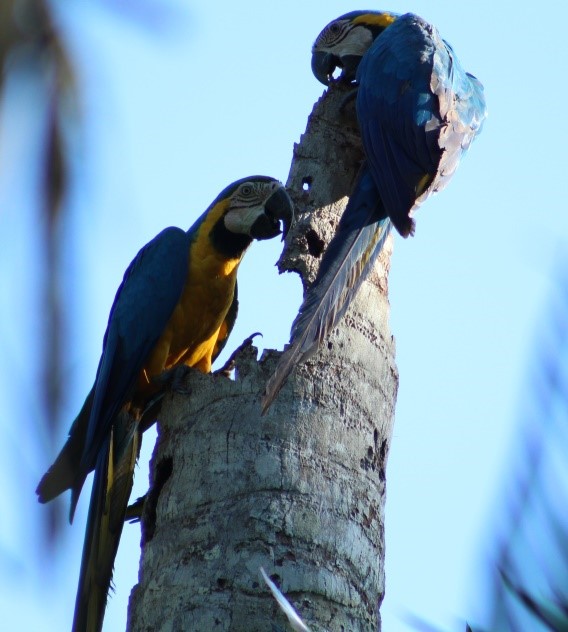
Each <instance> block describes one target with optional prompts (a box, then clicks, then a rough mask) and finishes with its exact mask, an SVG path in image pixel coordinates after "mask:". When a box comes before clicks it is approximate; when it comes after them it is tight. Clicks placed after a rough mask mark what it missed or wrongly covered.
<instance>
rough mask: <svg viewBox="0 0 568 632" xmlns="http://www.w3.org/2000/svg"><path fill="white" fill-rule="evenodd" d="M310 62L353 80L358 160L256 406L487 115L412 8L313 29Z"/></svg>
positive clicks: (408, 227)
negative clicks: (282, 349)
mask: <svg viewBox="0 0 568 632" xmlns="http://www.w3.org/2000/svg"><path fill="white" fill-rule="evenodd" d="M337 69H341V74H340V75H339V76H338V77H337V78H334V73H335V72H336V70H337ZM312 70H313V73H314V75H315V76H316V78H317V79H319V81H321V82H322V83H324V84H325V85H329V86H332V85H333V83H335V82H336V81H337V82H347V83H352V84H353V88H354V93H353V96H355V97H356V111H357V121H358V123H359V129H360V132H361V139H362V142H363V149H364V152H365V161H364V163H363V165H362V167H361V170H360V172H359V175H358V178H357V181H356V183H355V186H354V189H353V192H352V194H351V196H350V199H349V203H348V205H347V208H346V209H345V212H344V214H343V216H342V218H341V220H340V222H339V226H338V229H337V233H336V235H335V236H334V238H333V240H332V241H331V243H330V245H329V247H328V248H327V250H326V252H325V254H324V257H323V259H322V262H321V265H320V269H319V272H318V275H317V278H316V280H315V281H314V283H313V285H312V286H311V287H310V289H309V290H308V292H307V294H306V296H305V298H304V302H303V304H302V306H301V307H300V312H299V314H298V316H297V318H296V320H295V321H294V324H293V325H292V336H291V344H290V347H289V348H288V349H287V350H286V351H285V352H284V354H283V356H282V358H281V360H280V362H279V365H278V367H277V369H276V372H275V374H274V375H273V376H272V378H271V379H270V381H269V383H268V385H267V388H266V393H265V396H264V399H263V410H264V411H266V410H267V409H268V407H269V406H270V404H271V402H272V401H273V400H274V398H275V397H276V395H277V393H278V391H279V390H280V388H281V387H282V384H283V383H284V381H285V380H286V378H287V376H288V375H289V374H290V372H291V371H292V369H293V368H294V366H295V365H296V364H297V363H298V362H301V361H302V360H304V359H306V358H307V357H309V356H310V355H311V354H312V353H313V352H314V351H315V350H316V349H317V348H318V346H319V344H321V342H322V340H323V339H324V338H325V337H326V335H327V334H328V332H329V331H330V330H331V329H333V327H334V326H336V325H337V323H338V322H339V320H340V318H341V317H342V315H343V314H344V313H345V311H346V310H347V308H348V306H349V304H350V303H351V301H352V299H353V297H354V296H355V294H356V292H357V289H358V288H359V286H360V285H361V283H362V281H363V280H364V278H365V277H366V275H367V273H368V272H369V271H370V270H371V269H372V267H373V264H374V262H375V261H376V259H377V257H378V255H379V253H380V251H381V248H382V246H383V244H384V242H385V239H386V237H387V236H388V234H389V232H390V229H391V226H393V225H394V227H395V228H396V229H397V231H398V232H399V233H400V234H401V235H402V236H403V237H407V236H408V235H412V234H414V219H413V218H412V216H413V214H414V212H415V210H416V208H417V207H418V206H419V205H420V204H422V202H424V200H425V199H426V198H427V197H428V196H429V195H430V194H432V193H435V192H437V191H440V190H441V189H443V188H444V187H445V186H446V184H447V183H448V181H449V180H450V178H451V176H452V175H453V174H454V172H455V170H456V168H457V166H458V164H459V161H460V158H461V156H462V154H463V153H464V152H465V151H466V150H467V149H468V147H469V145H470V144H471V142H472V140H473V139H474V138H475V136H476V135H477V134H478V133H479V132H480V131H481V127H482V124H483V120H484V119H485V117H486V115H487V112H486V107H485V98H484V95H483V86H482V85H481V83H480V82H479V81H478V80H477V79H476V78H475V77H474V76H473V75H470V74H469V73H467V72H465V71H464V70H463V69H462V67H461V65H460V63H459V61H458V59H457V57H456V55H455V53H454V51H453V49H452V47H451V46H450V45H449V44H448V43H447V42H445V41H444V40H443V39H442V38H441V37H440V34H439V33H438V31H437V30H436V29H435V28H434V27H433V26H432V25H430V24H428V23H427V22H425V21H424V20H423V19H422V18H419V17H418V16H416V15H413V14H411V13H408V14H406V15H402V16H399V15H397V14H395V13H389V12H385V11H381V12H379V11H353V12H351V13H347V14H346V15H342V16H341V17H339V18H337V19H336V20H334V21H333V22H331V23H330V24H328V25H327V26H326V27H325V28H324V29H323V31H322V32H321V33H320V34H319V35H318V37H317V39H316V41H315V43H314V45H313V49H312Z"/></svg>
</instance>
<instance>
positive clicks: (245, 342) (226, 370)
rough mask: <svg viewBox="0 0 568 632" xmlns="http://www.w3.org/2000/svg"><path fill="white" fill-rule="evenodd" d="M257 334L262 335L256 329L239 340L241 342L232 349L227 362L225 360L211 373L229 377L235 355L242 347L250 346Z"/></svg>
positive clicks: (233, 366) (233, 365) (234, 361)
mask: <svg viewBox="0 0 568 632" xmlns="http://www.w3.org/2000/svg"><path fill="white" fill-rule="evenodd" d="M257 336H262V334H261V333H260V331H256V332H255V333H254V334H251V335H250V336H249V337H248V338H245V340H243V341H242V342H241V344H240V345H239V346H238V347H237V348H236V349H235V350H234V351H233V353H231V355H230V357H229V359H228V360H227V362H225V364H224V365H223V366H222V367H221V368H220V369H217V370H216V371H214V372H213V375H224V376H225V377H231V371H233V369H234V368H235V363H236V359H237V356H238V355H239V353H240V352H241V351H242V350H243V349H246V348H247V347H250V346H251V345H252V341H253V340H254V339H255V338H256V337H257Z"/></svg>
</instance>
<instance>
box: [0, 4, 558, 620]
mask: <svg viewBox="0 0 568 632" xmlns="http://www.w3.org/2000/svg"><path fill="white" fill-rule="evenodd" d="M117 4H118V3H117ZM134 4H135V3H121V6H123V7H126V9H124V10H123V11H122V12H121V13H117V12H116V11H113V10H112V7H113V6H115V3H114V2H112V0H105V1H104V2H102V1H98V2H97V1H96V0H83V1H82V2H74V3H68V4H67V3H61V2H59V3H56V6H58V8H59V16H60V19H61V23H62V25H63V26H64V29H65V33H66V36H67V41H68V44H69V47H70V50H71V51H72V53H73V55H74V56H75V59H76V64H77V76H78V81H79V86H80V103H79V107H80V111H81V113H82V121H83V125H82V129H81V132H80V134H79V136H78V138H77V139H75V141H74V148H75V151H76V155H77V160H76V168H75V172H76V178H75V181H74V185H73V188H72V191H71V193H70V196H69V220H68V222H67V224H66V226H65V227H64V234H65V242H66V250H65V252H64V261H65V264H66V281H65V285H64V287H63V290H62V291H63V297H64V300H65V302H66V306H67V308H68V311H67V313H66V319H67V324H68V326H69V331H70V333H69V339H68V340H69V345H68V349H67V352H66V366H65V371H66V375H67V378H68V380H67V381H66V393H65V397H66V401H65V419H64V420H63V422H62V427H61V439H60V443H59V445H61V444H62V443H63V439H64V436H65V434H66V431H67V428H68V425H69V424H70V423H71V421H72V419H73V417H74V415H75V414H76V412H77V410H78V408H79V406H80V405H81V403H82V401H83V398H84V396H85V395H86V393H87V391H88V388H89V387H90V386H91V383H92V380H93V377H94V373H95V370H96V364H97V361H98V357H99V353H100V345H101V341H102V336H103V333H104V329H105V326H106V321H107V316H108V311H109V308H110V305H111V303H112V299H113V296H114V293H115V291H116V288H117V286H118V284H119V282H120V280H121V278H122V274H123V272H124V270H125V268H126V266H127V265H128V263H129V262H130V260H131V259H132V257H133V256H134V255H135V254H136V252H137V251H138V249H139V248H140V247H141V246H142V245H143V244H144V243H146V242H147V241H148V240H149V239H150V238H151V237H153V236H154V235H155V234H156V233H157V232H158V231H159V230H161V229H162V228H163V227H164V226H166V225H177V226H181V227H188V226H190V225H191V224H192V223H193V221H194V220H195V219H196V218H197V217H198V215H199V214H200V213H201V212H202V211H203V209H204V208H205V207H206V206H207V205H208V204H209V203H210V202H211V200H212V199H213V198H214V197H215V196H216V195H217V193H218V192H219V191H220V190H221V189H222V188H224V187H225V186H226V185H227V184H228V183H229V182H231V181H233V180H235V179H237V178H240V177H243V176H246V175H250V174H253V173H263V174H267V175H272V176H275V177H278V178H280V179H281V180H283V181H285V180H286V177H287V174H288V169H289V165H290V160H291V156H292V144H293V143H294V142H296V141H297V140H298V139H299V136H300V134H301V133H302V132H303V131H304V128H305V124H306V119H307V115H308V114H309V112H310V111H311V108H312V105H313V103H314V101H315V100H316V99H317V98H318V97H319V96H320V95H321V93H322V86H321V85H320V84H319V83H318V82H317V81H316V80H315V79H314V78H313V76H312V74H311V70H310V47H311V44H312V41H313V39H314V38H315V37H316V35H317V34H318V33H319V31H320V30H321V28H323V26H324V25H325V24H327V23H328V22H329V21H330V20H331V19H333V18H335V17H337V16H338V15H340V14H342V13H345V12H347V11H351V10H354V9H360V8H376V9H388V10H392V11H398V12H406V11H413V12H415V13H418V14H419V15H421V16H423V17H424V18H426V19H428V20H429V21H431V22H432V23H433V24H435V25H436V26H437V27H438V28H439V30H440V32H441V33H442V36H443V37H444V38H445V39H447V40H448V41H449V42H450V43H451V44H452V45H453V47H454V49H455V51H456V52H457V54H458V56H459V58H460V60H461V62H462V64H463V66H464V67H465V68H466V69H467V70H469V71H470V72H472V73H473V74H475V75H476V76H477V77H478V78H479V79H480V80H481V81H482V82H483V84H484V85H485V90H486V97H487V102H488V106H489V112H490V115H489V119H488V120H487V122H486V125H485V128H484V131H483V134H482V135H481V136H480V138H479V139H478V140H477V141H476V142H475V143H474V145H473V146H472V148H471V150H470V152H469V154H468V156H467V157H466V159H465V160H464V161H463V164H462V165H461V167H460V169H459V170H458V172H457V174H456V176H455V177H454V179H453V181H452V182H451V183H450V185H449V186H448V188H447V189H446V190H445V191H443V192H442V193H441V194H440V195H438V196H435V197H434V198H431V199H430V200H428V201H427V202H426V203H425V204H424V206H423V207H422V208H421V209H420V210H419V212H418V214H417V217H416V219H417V231H416V236H415V237H414V238H413V239H408V240H405V241H403V240H402V239H400V238H398V236H397V237H396V239H395V248H394V254H393V259H392V272H391V276H390V303H391V318H390V323H391V330H392V333H393V334H394V335H395V337H396V345H397V363H398V367H399V372H400V391H399V398H398V403H397V411H396V421H395V429H394V436H393V442H392V447H391V453H390V457H389V463H388V470H387V485H388V487H387V494H388V499H387V510H386V512H387V523H386V528H387V532H386V538H387V567H386V573H387V598H386V601H385V604H384V606H383V609H382V615H383V625H384V628H383V629H384V630H385V631H387V632H391V631H395V632H396V631H398V630H406V629H409V628H408V625H407V624H406V623H405V622H404V618H403V617H404V614H405V613H406V612H413V613H415V614H418V615H420V616H421V617H423V618H425V619H428V620H430V621H432V622H433V623H436V624H438V625H440V626H442V627H444V629H446V630H450V629H458V627H457V623H456V621H457V618H458V617H460V616H471V615H472V614H473V615H475V614H476V613H478V612H479V604H478V603H477V602H478V600H479V592H478V590H477V588H476V583H477V582H479V581H480V576H479V575H478V570H479V568H480V567H481V566H482V564H483V557H482V556H483V541H484V537H485V536H486V535H487V533H488V531H489V529H490V526H491V520H492V512H494V511H495V507H496V502H495V498H496V494H497V493H498V491H499V490H500V480H501V478H502V475H503V472H504V471H505V469H506V465H507V458H506V455H507V446H508V441H509V438H510V437H511V436H512V434H513V432H514V424H515V420H516V417H517V413H518V412H519V411H518V402H519V401H520V394H521V392H522V391H523V389H524V388H525V387H526V379H525V376H526V375H527V373H528V364H529V362H530V360H531V353H532V349H533V346H532V345H533V342H532V341H533V339H534V334H535V332H536V330H537V329H538V327H539V326H540V325H541V324H542V323H544V322H545V320H544V319H543V317H542V314H543V310H544V308H545V302H546V299H547V297H548V296H549V295H550V293H551V292H552V290H553V281H552V271H553V269H554V266H555V265H556V262H557V261H558V257H559V254H560V253H561V252H562V251H563V249H564V248H565V246H566V242H567V237H568V215H567V214H566V212H565V206H566V202H565V194H564V182H565V173H564V172H565V166H566V145H567V140H568V139H567V131H566V125H565V122H564V121H565V109H566V108H565V104H566V102H567V97H568V90H567V87H566V82H565V81H564V74H565V68H566V63H567V62H568V54H567V52H568V48H567V46H566V43H565V42H566V33H565V26H564V25H565V24H566V21H567V20H568V4H566V3H563V2H561V1H560V0H558V1H557V2H547V1H543V2H541V3H540V4H539V5H538V7H536V8H535V7H534V6H531V8H530V9H529V8H528V7H527V8H526V9H524V8H520V6H519V3H514V2H511V1H507V0H502V1H501V2H489V1H487V0H478V1H477V2H476V3H475V5H472V4H471V3H470V2H459V1H457V0H454V1H452V2H450V1H449V0H439V1H438V2H436V3H432V2H428V1H426V0H417V1H415V2H408V3H402V2H396V1H393V2H392V3H391V4H390V5H375V4H374V3H367V4H366V5H355V4H353V3H352V2H346V1H339V0H327V2H326V3H317V4H316V3H313V4H310V3H306V2H298V1H297V0H288V2H286V3H274V4H273V5H271V4H268V3H266V2H260V1H243V2H241V3H239V4H238V6H237V4H236V3H232V2H227V1H225V0H219V1H218V2H217V3H215V5H212V4H211V3H209V2H206V1H205V0H198V1H196V2H193V3H191V5H190V6H188V7H186V6H184V3H182V2H181V1H178V2H175V1H174V0H171V1H170V2H164V3H163V6H165V8H166V17H167V19H166V20H163V21H162V22H161V27H160V28H159V29H156V28H155V27H154V26H153V23H152V22H153V18H152V15H153V14H152V12H151V11H150V10H149V11H147V12H146V13H144V15H145V16H146V18H144V19H139V18H138V19H133V14H132V11H133V10H132V9H130V10H129V9H128V7H129V6H130V5H134ZM187 4H188V5H189V4H190V3H187ZM145 6H146V7H150V8H152V7H157V6H160V4H159V3H158V0H154V2H151V1H150V0H147V1H146V3H145ZM135 15H138V16H139V15H140V14H139V13H136V14H135ZM8 96H9V98H8V99H7V103H6V104H5V107H4V108H3V112H2V116H1V118H0V139H1V140H2V142H1V143H0V236H1V237H0V239H1V240H2V248H0V268H1V269H2V270H3V271H4V274H3V275H2V278H1V281H0V282H1V283H2V286H1V289H2V292H0V334H1V336H0V338H1V340H2V343H1V345H2V346H1V347H0V350H1V354H0V355H1V356H2V357H0V374H1V375H2V381H1V383H2V387H0V388H2V391H1V395H0V432H1V433H2V437H3V440H2V442H1V444H0V476H1V480H2V481H5V482H6V483H5V497H4V503H5V504H4V509H3V511H2V516H1V517H0V611H1V612H2V613H3V621H4V625H6V626H7V629H22V630H38V629H41V630H46V631H49V630H61V629H66V628H68V627H69V626H70V622H71V618H72V614H73V603H74V597H75V587H76V581H77V575H78V568H79V562H80V551H81V546H82V539H83V528H84V521H85V518H86V508H87V504H88V496H89V494H88V486H87V487H86V489H85V491H86V492H87V493H84V494H83V497H82V501H81V504H80V506H79V511H78V513H77V517H76V520H75V523H74V525H73V527H69V528H67V527H66V528H65V533H64V539H63V540H62V541H61V542H60V543H59V545H58V547H57V550H56V551H54V552H53V553H52V554H50V555H48V554H47V553H46V552H45V550H44V549H42V548H41V547H42V541H41V539H40V538H39V536H38V528H37V525H38V524H39V521H40V520H41V515H42V514H41V511H42V508H41V507H40V506H38V505H37V504H36V503H35V497H34V494H33V489H34V488H35V484H36V483H37V480H38V479H39V477H40V476H41V474H42V473H43V471H44V470H45V468H46V467H47V466H48V465H49V464H50V463H51V460H52V455H46V454H42V453H38V452H37V450H36V449H35V448H30V449H28V444H27V442H26V438H25V437H21V436H20V435H19V434H18V426H17V420H18V419H19V418H20V417H21V416H22V415H37V414H39V411H40V407H39V402H38V398H37V396H36V393H35V387H34V384H35V382H34V380H35V379H36V378H37V365H36V364H35V363H34V359H35V357H36V355H35V344H36V341H35V340H34V337H33V336H32V337H31V338H30V336H28V335H27V333H26V332H29V331H37V330H38V328H39V327H40V325H41V305H40V304H38V303H37V301H35V300H34V294H35V293H36V292H35V289H34V288H35V287H37V273H38V261H37V260H36V259H35V258H34V257H33V256H30V253H33V252H34V251H35V250H36V248H37V244H38V240H39V231H38V230H37V226H35V224H36V223H37V222H36V220H35V218H36V212H37V211H36V209H35V208H34V206H33V201H34V189H33V186H30V182H32V184H33V178H32V180H30V179H29V178H30V173H29V172H30V170H31V172H32V176H33V165H34V161H33V156H34V151H35V147H36V145H35V140H36V139H37V137H38V134H41V124H40V122H38V121H41V117H40V116H38V110H40V109H39V108H38V107H37V104H38V103H41V92H40V91H38V88H34V87H33V85H32V84H31V83H30V82H26V81H23V80H21V81H17V82H16V81H12V82H11V84H10V85H9V92H8ZM30 165H31V166H30ZM279 249H280V243H279V242H277V241H276V240H275V241H273V242H268V243H262V244H254V247H253V248H252V249H251V252H250V253H249V254H248V255H247V257H246V259H245V261H244V263H243V265H242V267H241V273H240V290H241V306H242V307H241V313H240V315H239V320H238V323H237V327H236V328H235V331H234V333H233V336H232V340H231V342H232V345H231V344H230V345H229V346H236V345H237V344H238V343H239V342H240V341H241V340H242V339H243V338H244V337H246V336H247V335H249V334H250V333H251V332H253V331H257V330H260V331H262V332H263V334H264V338H263V339H262V340H261V341H260V343H259V344H260V345H261V346H263V347H282V345H283V344H284V343H285V342H286V341H287V337H288V333H289V328H290V324H291V321H292V320H293V317H294V314H295V311H296V309H297V306H298V304H299V301H300V283H299V280H297V279H296V278H295V277H293V276H291V275H287V276H285V277H278V276H277V274H276V270H275V268H274V265H273V264H274V262H275V261H276V259H277V257H278V254H279ZM34 279H35V280H34ZM79 280H80V282H79ZM152 442H153V440H152V439H150V438H145V451H144V453H143V455H142V458H141V466H140V467H139V470H138V473H137V486H136V488H135V493H138V492H143V491H144V490H145V487H146V485H147V468H146V462H147V460H148V458H149V454H150V451H151V447H152ZM138 554H139V528H138V527H135V526H126V528H125V531H124V535H123V540H122V542H121V550H120V552H119V556H118V559H117V565H116V568H117V570H116V574H115V584H116V592H115V594H114V595H113V596H112V598H111V599H110V602H109V608H108V611H107V616H106V621H105V630H108V631H110V630H120V629H123V628H124V624H125V619H126V601H127V599H128V595H129V593H130V590H131V588H132V585H133V584H134V583H135V581H136V577H137V572H138Z"/></svg>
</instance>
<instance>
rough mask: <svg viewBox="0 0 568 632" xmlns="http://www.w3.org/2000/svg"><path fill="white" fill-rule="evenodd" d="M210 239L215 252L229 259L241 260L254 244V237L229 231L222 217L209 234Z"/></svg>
mask: <svg viewBox="0 0 568 632" xmlns="http://www.w3.org/2000/svg"><path fill="white" fill-rule="evenodd" d="M209 238H210V239H211V243H212V244H213V247H214V248H215V250H217V252H219V253H221V254H222V255H223V256H225V257H227V259H237V258H239V257H240V256H241V255H242V254H243V252H244V251H245V250H246V249H247V248H248V247H249V246H250V244H251V242H252V237H249V235H241V234H238V233H232V232H231V231H230V230H228V229H227V227H226V226H225V219H224V217H220V218H219V219H218V220H217V222H216V223H215V225H214V226H213V230H212V231H211V233H210V234H209Z"/></svg>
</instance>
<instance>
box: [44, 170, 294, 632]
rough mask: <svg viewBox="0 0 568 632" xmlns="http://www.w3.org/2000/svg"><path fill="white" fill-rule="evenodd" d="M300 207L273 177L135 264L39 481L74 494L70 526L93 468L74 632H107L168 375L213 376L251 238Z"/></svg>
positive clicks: (241, 185) (231, 192) (160, 241)
mask: <svg viewBox="0 0 568 632" xmlns="http://www.w3.org/2000/svg"><path fill="white" fill-rule="evenodd" d="M292 219H293V207H292V202H291V200H290V198H289V196H288V194H287V193H286V191H285V189H284V187H283V186H282V185H281V184H280V183H279V182H278V181H277V180H274V179H273V178H269V177H266V176H251V177H249V178H245V179H243V180H239V181H238V182H235V183H233V184H231V185H230V186H228V187H227V188H226V189H225V190H224V191H223V192H222V193H221V194H220V195H219V196H218V197H217V199H216V200H215V201H214V202H213V203H212V204H211V206H210V207H209V208H208V209H207V210H206V211H205V213H203V215H202V216H201V217H200V218H199V219H198V220H197V221H196V222H195V224H194V225H193V226H192V227H191V228H190V229H189V230H188V231H187V232H186V231H183V230H182V229H180V228H173V227H172V228H166V229H165V230H163V231H162V232H161V233H160V234H159V235H157V236H156V237H155V238H154V239H152V241H150V242H149V243H148V244H146V246H144V248H142V250H140V252H139V253H138V254H137V255H136V257H135V258H134V260H133V261H132V263H131V264H130V265H129V267H128V269H127V270H126V273H125V275H124V279H123V281H122V284H121V285H120V287H119V288H118V291H117V293H116V297H115V299H114V303H113V306H112V309H111V311H110V316H109V322H108V326H107V330H106V333H105V336H104V340H103V351H102V355H101V359H100V362H99V367H98V369H97V375H96V379H95V384H94V386H93V388H92V390H91V392H90V393H89V395H88V397H87V399H86V401H85V404H84V405H83V408H82V410H81V412H80V413H79V415H78V416H77V418H76V420H75V422H74V423H73V425H72V426H71V430H70V433H69V438H68V440H67V443H66V444H65V446H64V447H63V449H62V451H61V453H60V454H59V456H58V457H57V459H56V461H55V463H54V464H53V465H52V466H51V468H50V469H49V470H48V472H47V473H46V474H45V475H44V477H43V478H42V480H41V482H40V484H39V486H38V488H37V494H38V496H39V500H40V502H42V503H45V502H48V501H49V500H51V499H53V498H55V497H56V496H58V495H59V494H60V493H61V492H63V491H65V490H67V489H71V513H70V520H71V521H72V519H73V514H74V511H75V507H76V504H77V499H78V497H79V493H80V492H81V488H82V486H83V483H84V481H85V478H86V477H87V475H88V474H89V472H91V471H92V470H93V469H94V470H95V476H94V482H93V490H92V494H91V503H90V507H89V515H88V519H87V530H86V535H85V544H84V547H83V557H82V561H81V571H80V578H79V586H78V590H77V598H76V603H75V615H74V620H73V631H74V632H95V631H96V632H98V631H100V630H101V628H102V624H103V617H104V611H105V606H106V600H107V594H108V590H109V587H110V582H111V578H112V569H113V565H114V559H115V556H116V552H117V549H118V543H119V540H120V535H121V532H122V526H123V523H124V518H125V513H126V508H127V504H128V498H129V496H130V492H131V489H132V481H133V470H134V465H135V461H136V459H137V457H138V453H139V446H140V439H141V433H142V431H143V430H144V429H145V428H147V427H148V426H149V425H150V424H151V423H152V422H153V421H154V417H151V412H152V408H153V406H152V403H153V402H154V401H155V396H156V394H157V392H158V391H159V390H160V388H161V384H163V378H162V379H159V378H160V376H161V375H163V372H164V371H168V370H169V369H172V368H174V367H177V366H179V365H182V364H183V365H186V366H188V367H195V368H196V369H198V370H200V371H203V372H204V373H207V372H209V371H210V370H211V364H212V362H213V361H214V360H215V358H216V357H217V355H218V354H219V353H220V351H221V349H222V348H223V346H224V345H225V343H226V341H227V337H228V336H229V334H230V332H231V329H232V327H233V324H234V321H235V318H236V314H237V305H238V303H237V270H238V267H239V264H240V262H241V260H242V257H243V255H244V253H245V251H246V250H247V248H248V247H249V246H250V244H251V243H252V241H253V239H259V240H262V239H271V238H272V237H275V236H276V235H278V234H280V233H281V228H280V222H282V224H283V231H284V235H286V233H287V231H288V228H289V226H290V224H291V222H292Z"/></svg>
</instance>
